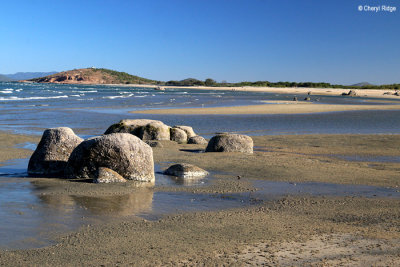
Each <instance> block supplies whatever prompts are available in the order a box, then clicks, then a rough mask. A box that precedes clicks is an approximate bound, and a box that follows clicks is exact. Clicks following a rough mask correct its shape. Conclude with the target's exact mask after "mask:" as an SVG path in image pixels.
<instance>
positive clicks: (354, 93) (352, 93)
mask: <svg viewBox="0 0 400 267" xmlns="http://www.w3.org/2000/svg"><path fill="white" fill-rule="evenodd" d="M342 95H348V96H357V93H356V91H354V90H350V91H349V92H348V93H342Z"/></svg>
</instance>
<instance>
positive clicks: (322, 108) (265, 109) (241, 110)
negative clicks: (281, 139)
mask: <svg viewBox="0 0 400 267" xmlns="http://www.w3.org/2000/svg"><path fill="white" fill-rule="evenodd" d="M269 102H271V103H270V104H264V105H251V106H230V107H213V108H172V109H149V110H137V111H131V113H136V114H187V115H198V114H204V115H211V114H219V115H222V114H301V113H318V112H332V111H357V110H400V105H333V104H315V103H310V102H296V101H293V102H285V103H284V104H281V102H276V103H272V102H273V101H269Z"/></svg>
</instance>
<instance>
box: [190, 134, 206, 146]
mask: <svg viewBox="0 0 400 267" xmlns="http://www.w3.org/2000/svg"><path fill="white" fill-rule="evenodd" d="M187 143H188V144H198V145H207V144H208V142H207V140H206V139H205V138H204V137H202V136H200V135H196V136H192V137H190V138H189V139H188V142H187Z"/></svg>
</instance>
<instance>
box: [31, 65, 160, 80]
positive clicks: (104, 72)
mask: <svg viewBox="0 0 400 267" xmlns="http://www.w3.org/2000/svg"><path fill="white" fill-rule="evenodd" d="M28 81H31V82H37V83H66V84H158V83H159V82H158V81H154V80H150V79H146V78H142V77H139V76H134V75H130V74H128V73H126V72H119V71H114V70H109V69H97V68H87V69H75V70H69V71H63V72H59V73H55V74H52V75H48V76H45V77H40V78H35V79H29V80H28Z"/></svg>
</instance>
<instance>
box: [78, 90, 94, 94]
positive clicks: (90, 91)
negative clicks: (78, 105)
mask: <svg viewBox="0 0 400 267" xmlns="http://www.w3.org/2000/svg"><path fill="white" fill-rule="evenodd" d="M72 92H73V93H80V94H85V93H97V91H96V90H89V91H72Z"/></svg>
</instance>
